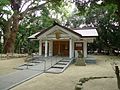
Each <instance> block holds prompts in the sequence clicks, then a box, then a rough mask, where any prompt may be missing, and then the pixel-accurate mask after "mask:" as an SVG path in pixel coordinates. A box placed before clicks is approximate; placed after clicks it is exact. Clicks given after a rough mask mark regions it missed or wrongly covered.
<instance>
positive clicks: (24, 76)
mask: <svg viewBox="0 0 120 90" xmlns="http://www.w3.org/2000/svg"><path fill="white" fill-rule="evenodd" d="M42 72H43V71H35V70H17V71H16V72H14V73H11V74H8V75H5V76H3V77H0V90H7V89H9V88H12V87H14V86H16V85H18V84H20V83H22V82H24V81H26V80H28V79H30V78H33V77H35V76H36V75H39V74H41V73H42Z"/></svg>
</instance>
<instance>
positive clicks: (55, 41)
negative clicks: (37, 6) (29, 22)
mask: <svg viewBox="0 0 120 90" xmlns="http://www.w3.org/2000/svg"><path fill="white" fill-rule="evenodd" d="M97 36H98V33H97V30H96V29H95V28H80V29H70V28H67V27H65V26H62V25H60V24H58V23H54V24H53V25H52V26H51V27H49V28H47V29H45V30H40V32H37V33H35V34H33V35H31V36H29V37H28V39H31V40H38V41H39V55H44V56H45V57H48V56H56V55H58V56H67V57H69V58H73V57H77V56H78V51H80V52H81V53H82V54H83V56H84V57H87V43H92V42H93V40H94V39H95V38H96V37H97Z"/></svg>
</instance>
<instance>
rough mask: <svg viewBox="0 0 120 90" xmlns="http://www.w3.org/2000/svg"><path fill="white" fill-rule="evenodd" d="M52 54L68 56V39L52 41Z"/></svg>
mask: <svg viewBox="0 0 120 90" xmlns="http://www.w3.org/2000/svg"><path fill="white" fill-rule="evenodd" d="M53 55H59V56H69V41H54V42H53Z"/></svg>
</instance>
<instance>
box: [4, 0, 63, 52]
mask: <svg viewBox="0 0 120 90" xmlns="http://www.w3.org/2000/svg"><path fill="white" fill-rule="evenodd" d="M40 1H41V0H8V2H9V4H8V5H5V7H7V8H9V9H10V11H11V12H12V14H11V15H8V16H7V20H6V22H5V24H4V25H5V26H6V27H5V29H4V35H5V37H4V38H5V43H4V52H5V53H11V52H14V45H15V40H16V35H17V32H18V31H19V23H20V22H21V20H23V19H24V17H25V16H26V15H28V14H31V13H32V12H35V11H36V10H40V9H42V7H43V6H44V5H46V4H48V3H52V5H60V3H61V2H62V1H63V0H50V1H49V0H46V2H45V3H42V4H41V3H40ZM24 6H27V8H26V9H25V10H24V9H23V8H24Z"/></svg>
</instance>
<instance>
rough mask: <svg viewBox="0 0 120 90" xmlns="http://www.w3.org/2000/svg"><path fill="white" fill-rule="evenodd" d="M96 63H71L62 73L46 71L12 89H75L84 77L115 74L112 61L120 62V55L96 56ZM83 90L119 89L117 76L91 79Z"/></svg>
mask: <svg viewBox="0 0 120 90" xmlns="http://www.w3.org/2000/svg"><path fill="white" fill-rule="evenodd" d="M94 57H95V58H96V59H97V63H96V64H90V65H87V66H75V65H74V64H72V65H70V66H69V68H68V69H67V70H65V71H64V72H63V73H61V74H50V73H44V74H42V75H39V76H37V77H35V78H33V79H31V80H29V81H27V82H25V83H23V84H21V85H19V86H17V87H15V88H13V89H12V90H75V85H76V83H77V82H78V81H79V80H80V78H83V77H94V76H95V77H103V76H114V77H115V73H114V70H113V69H112V67H111V65H110V63H111V62H113V60H116V61H118V60H119V62H120V59H119V57H113V56H98V55H96V56H94ZM83 90H118V89H117V82H116V78H107V79H96V80H90V81H88V82H86V83H85V84H84V85H83Z"/></svg>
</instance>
